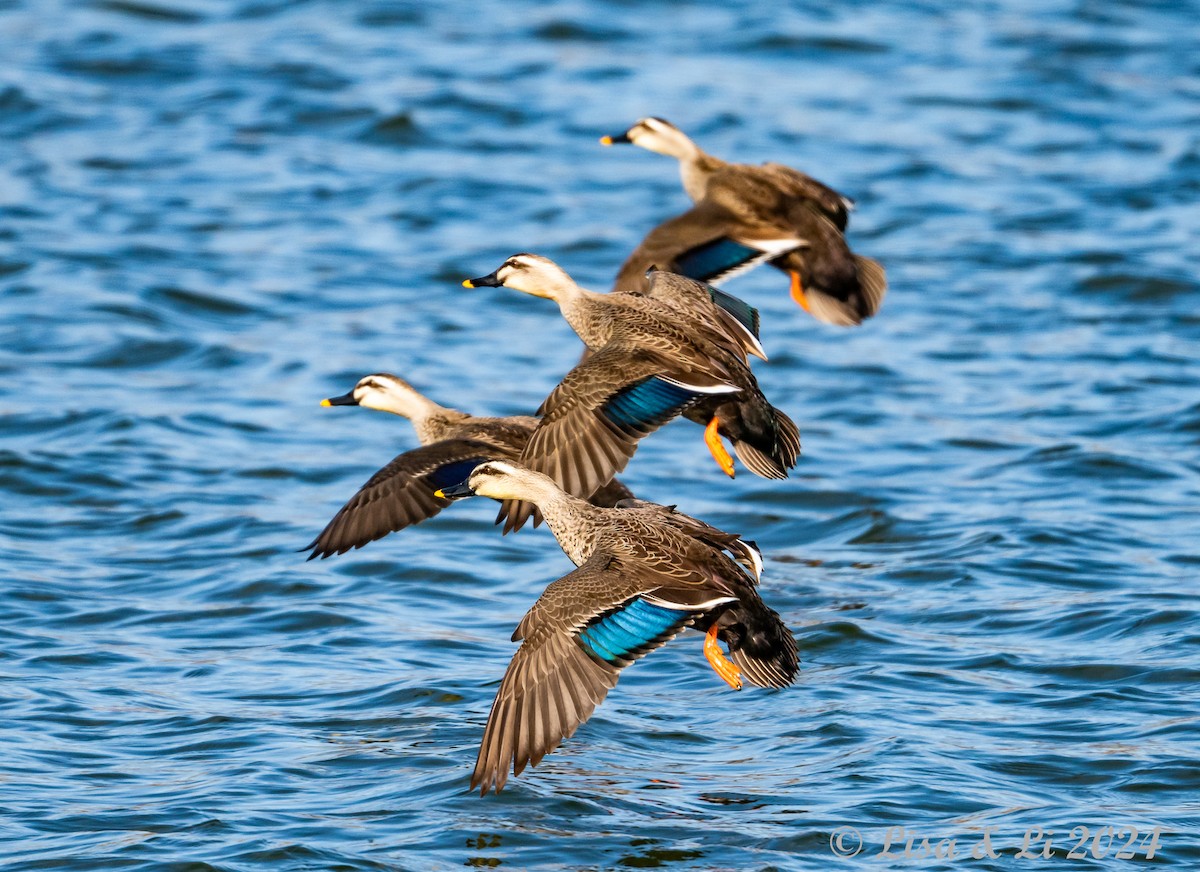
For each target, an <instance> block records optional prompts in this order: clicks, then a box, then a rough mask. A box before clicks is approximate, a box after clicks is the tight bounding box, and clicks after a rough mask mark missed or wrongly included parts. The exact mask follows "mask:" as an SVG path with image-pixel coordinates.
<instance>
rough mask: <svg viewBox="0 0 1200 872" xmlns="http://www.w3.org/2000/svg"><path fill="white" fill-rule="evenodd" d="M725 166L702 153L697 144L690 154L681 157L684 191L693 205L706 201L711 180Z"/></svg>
mask: <svg viewBox="0 0 1200 872" xmlns="http://www.w3.org/2000/svg"><path fill="white" fill-rule="evenodd" d="M724 164H725V162H724V161H723V160H720V159H719V158H715V157H713V156H712V155H711V154H707V153H706V152H703V151H701V150H700V148H699V146H697V145H696V144H695V143H692V150H691V151H690V152H688V153H687V154H683V155H680V156H679V177H680V179H681V180H682V181H683V190H684V191H686V192H687V195H688V196H689V197H691V199H692V202H693V203H698V202H700V201H701V200H703V199H704V195H705V193H706V192H707V191H708V180H709V178H711V177H712V174H713V173H714V172H716V171H717V170H718V169H720V168H721V167H722V166H724Z"/></svg>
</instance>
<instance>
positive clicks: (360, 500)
mask: <svg viewBox="0 0 1200 872" xmlns="http://www.w3.org/2000/svg"><path fill="white" fill-rule="evenodd" d="M323 405H331V406H348V405H360V406H365V407H367V408H371V409H378V410H380V411H386V412H391V413H393V414H396V415H400V416H402V417H405V418H408V419H409V420H411V421H412V423H413V427H414V429H415V430H416V431H417V437H418V438H419V439H420V440H421V442H422V445H421V447H420V448H414V449H413V450H411V451H406V452H404V453H403V454H400V455H398V456H397V457H396V458H394V459H393V460H392V461H391V462H390V463H388V464H387V466H385V467H383V468H382V469H380V470H379V471H378V472H376V473H375V474H374V475H372V476H371V477H370V479H368V480H367V482H366V484H364V485H363V486H362V487H361V488H359V489H358V491H357V492H356V493H355V494H354V496H353V497H351V498H350V500H349V501H347V503H346V504H345V505H344V506H342V508H341V509H339V510H338V512H337V514H335V515H334V516H333V518H332V519H331V520H330V521H329V523H328V524H326V526H325V529H324V530H322V531H321V532H320V533H319V534H318V535H317V537H316V538H315V539H313V541H312V542H310V543H309V544H308V545H306V546H305V547H304V548H303V549H302V550H304V551H311V552H312V553H311V554H310V555H309V557H308V559H309V560H312V559H313V558H315V557H322V558H325V557H329V556H331V555H334V554H344V553H345V552H347V551H349V550H350V549H352V548H361V547H362V546H364V545H366V544H367V543H368V542H373V541H375V540H376V539H380V538H382V537H384V536H386V535H387V534H388V533H393V532H396V531H398V530H403V529H404V528H405V527H409V526H411V525H413V524H419V523H420V522H422V521H425V520H428V519H429V518H432V517H433V516H434V515H436V514H438V512H440V511H441V510H442V509H444V508H445V507H446V506H448V505H449V504H450V503H449V501H448V500H445V499H442V498H440V497H438V496H436V495H435V492H436V491H437V490H438V488H441V487H448V486H450V485H454V484H458V483H459V482H461V481H463V480H464V479H465V478H466V477H467V475H468V473H470V471H471V470H472V469H474V468H475V467H476V466H478V465H479V464H481V463H483V462H484V461H487V460H516V459H517V458H518V457H519V456H520V455H521V452H522V451H523V450H524V448H525V445H526V444H527V443H528V442H529V437H530V436H531V435H532V434H533V432H534V430H535V429H536V428H537V424H538V419H537V418H534V417H529V416H513V417H509V418H481V417H476V416H474V415H468V414H466V413H465V412H460V411H458V410H457V409H448V408H446V407H444V406H440V405H438V404H437V403H435V402H433V401H432V400H430V399H429V398H428V397H425V396H423V395H421V394H420V393H419V392H418V391H417V390H416V389H415V388H413V387H412V385H410V384H408V383H407V382H405V381H404V380H403V379H400V378H398V377H396V376H394V375H390V374H388V373H375V374H374V375H369V376H365V377H364V378H362V379H360V380H359V382H358V384H357V385H355V387H354V390H352V391H351V392H350V393H348V394H344V395H343V396H340V397H333V398H330V399H328V400H325V401H324V402H323ZM589 493H590V494H591V497H590V498H591V499H592V500H593V501H594V502H595V503H596V505H600V506H612V505H614V504H615V503H617V502H618V501H619V500H623V499H628V498H630V497H631V496H632V494H631V493H630V492H629V489H628V488H626V487H625V486H624V485H623V484H621V483H620V482H619V481H616V480H615V479H611V478H610V480H608V481H605V482H602V483H600V484H599V485H597V486H596V487H595V488H593V489H592V490H591V491H590V492H589ZM502 518H503V516H501V517H497V519H496V522H497V523H499V522H500V521H501V520H502ZM540 522H541V519H540V517H539V518H535V524H537V523H540Z"/></svg>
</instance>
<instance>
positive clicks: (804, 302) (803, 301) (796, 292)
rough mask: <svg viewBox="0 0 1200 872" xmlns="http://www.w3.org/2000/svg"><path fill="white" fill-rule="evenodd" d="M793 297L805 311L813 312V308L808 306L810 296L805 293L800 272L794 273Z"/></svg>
mask: <svg viewBox="0 0 1200 872" xmlns="http://www.w3.org/2000/svg"><path fill="white" fill-rule="evenodd" d="M792 299H793V300H795V301H796V302H797V303H799V304H800V308H801V309H803V310H804V311H805V312H809V313H811V312H812V309H810V308H808V297H807V296H806V295H805V293H804V288H803V286H801V284H800V273H798V272H793V273H792Z"/></svg>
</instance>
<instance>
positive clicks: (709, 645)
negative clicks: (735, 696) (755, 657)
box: [704, 622, 742, 690]
mask: <svg viewBox="0 0 1200 872" xmlns="http://www.w3.org/2000/svg"><path fill="white" fill-rule="evenodd" d="M704 657H705V659H706V660H708V665H709V666H711V667H712V668H713V672H715V673H717V675H719V676H721V680H722V681H724V682H725V683H726V684H728V685H729V686H730V687H732V688H733V689H734V690H741V689H742V670H740V669H738V668H737V666H736V665H734V663H733V661H731V660H730V659H729V658H728V657H726V656H725V654H724V653H723V652H722V651H721V646H720V645H718V644H717V625H716V622H714V623H713V625H712V626H711V627H709V628H708V632H707V633H705V634H704Z"/></svg>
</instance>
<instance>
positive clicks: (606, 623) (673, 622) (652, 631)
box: [579, 597, 692, 663]
mask: <svg viewBox="0 0 1200 872" xmlns="http://www.w3.org/2000/svg"><path fill="white" fill-rule="evenodd" d="M691 616H692V615H691V613H690V612H681V611H678V610H677V609H665V608H663V607H662V606H655V605H651V604H650V603H648V602H646V601H645V600H644V599H641V598H640V597H639V598H638V599H633V600H630V601H629V602H627V603H625V604H624V605H623V606H621V607H620V608H619V609H617V610H616V611H615V612H609V613H608V614H607V615H604V616H603V617H601V618H598V619H596V620H595V621H593V622H592V623H591V624H589V625H588V626H587V627H586V628H584V630H583V631H582V632H581V633H580V634H579V641H580V642H582V643H583V644H584V646H585V647H587V648H588V649H589V650H590V651H591V652H592V653H593V654H595V655H596V656H597V657H599V658H600V659H602V660H606V661H608V662H609V663H616V662H619V661H621V660H631V659H633V658H634V657H636V656H637V655H638V654H641V653H642V652H643V651H644V650H645V649H646V648H647V646H649V645H651V644H653V643H654V642H655V641H657V640H658V639H660V638H662V637H663V636H666V635H669V634H671V633H673V632H675V631H676V630H678V629H679V628H680V627H681V626H682V625H684V624H686V623H687V622H688V620H689V619H690V618H691Z"/></svg>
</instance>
